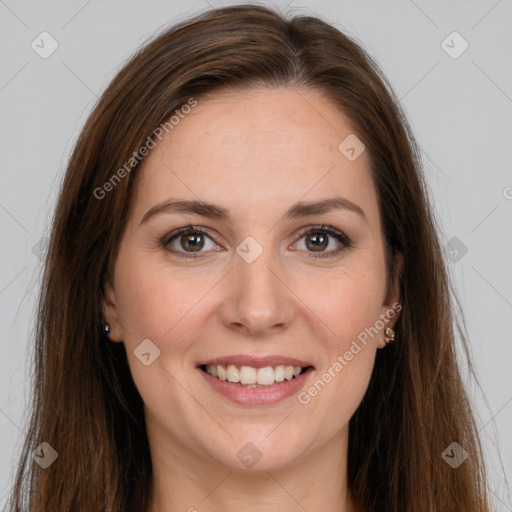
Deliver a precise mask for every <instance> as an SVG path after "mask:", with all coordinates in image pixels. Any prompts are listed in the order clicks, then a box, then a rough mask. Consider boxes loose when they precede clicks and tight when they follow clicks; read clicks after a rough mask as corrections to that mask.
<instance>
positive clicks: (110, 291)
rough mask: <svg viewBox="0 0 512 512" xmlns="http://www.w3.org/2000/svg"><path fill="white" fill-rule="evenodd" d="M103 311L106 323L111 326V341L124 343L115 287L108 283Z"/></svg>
mask: <svg viewBox="0 0 512 512" xmlns="http://www.w3.org/2000/svg"><path fill="white" fill-rule="evenodd" d="M102 309H103V316H104V318H105V322H106V323H107V324H108V325H110V334H109V338H110V340H111V341H122V339H123V334H122V329H121V324H120V322H119V315H118V310H117V302H116V294H115V291H114V287H113V286H112V285H111V284H110V282H108V281H107V282H106V283H105V288H104V294H103V304H102Z"/></svg>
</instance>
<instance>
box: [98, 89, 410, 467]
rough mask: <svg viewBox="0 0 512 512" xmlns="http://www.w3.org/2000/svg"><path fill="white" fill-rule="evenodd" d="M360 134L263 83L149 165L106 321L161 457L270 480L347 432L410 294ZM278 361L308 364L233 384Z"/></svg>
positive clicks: (154, 155) (182, 133) (222, 97)
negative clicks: (402, 299) (388, 244)
mask: <svg viewBox="0 0 512 512" xmlns="http://www.w3.org/2000/svg"><path fill="white" fill-rule="evenodd" d="M299 92H300V93H299ZM353 133H354V130H353V127H352V126H351V123H350V121H349V119H348V118H347V117H345V116H344V115H343V114H342V113H341V112H340V111H339V110H337V109H336V108H335V107H334V105H333V104H331V103H330V102H329V101H328V100H327V99H326V98H325V97H324V96H323V95H322V94H321V93H319V92H316V91H312V90H305V89H301V90H300V91H299V90H294V89H289V88H284V87H283V88H275V89H270V88H259V89H254V90H243V91H237V92H229V93H225V92H224V93H217V94H215V95H210V96H209V97H204V98H199V99H198V104H197V106H195V108H193V109H192V111H191V112H190V113H189V114H187V115H186V116H184V118H183V119H181V120H180V122H179V124H177V125H176V126H174V128H173V129H172V131H170V132H169V133H168V134H167V135H165V137H163V139H162V141H161V142H158V144H157V146H156V147H155V148H154V149H152V150H151V151H150V152H149V154H148V155H147V156H146V158H145V160H144V162H143V164H142V168H141V169H140V170H139V172H140V174H139V175H138V177H137V182H136V193H135V195H134V198H133V203H132V205H131V206H132V208H131V212H130V216H129V219H128V223H127V225H126V229H125V231H124V233H123V236H122V239H121V243H120V248H119V252H118V256H117V259H116V262H115V267H114V274H113V278H112V280H111V282H110V283H109V284H108V286H107V287H106V294H105V297H106V299H105V307H104V314H105V318H106V320H107V322H108V323H109V324H110V325H111V327H112V334H111V338H112V339H113V340H118V341H119V340H122V341H123V342H124V343H125V347H126V352H127V355H128V360H129V364H130V369H131V372H132V375H133V379H134V382H135V384H136V386H137V388H138V390H139V392H140V394H141V396H142V398H143V400H144V404H145V413H146V422H147V429H148V437H149V440H150V444H151V445H152V450H155V446H156V447H157V448H158V449H159V450H164V451H165V450H168V451H167V452H166V453H169V454H170V453H172V455H173V457H178V458H179V457H181V458H182V459H183V460H186V458H187V457H189V458H190V457H193V458H195V459H198V460H202V461H203V462H208V463H210V464H213V465H222V466H224V467H229V468H237V469H247V468H249V467H250V464H255V465H254V467H255V468H258V469H267V470H269V469H272V468H283V467H288V466H292V465H293V464H294V463H297V462H299V461H301V460H302V461H304V460H305V459H306V458H307V457H308V456H312V455H313V454H315V453H320V452H321V451H322V450H325V447H326V446H329V445H330V444H331V443H333V442H335V441H336V440H343V439H344V440H346V439H347V432H348V422H349V420H350V418H351V416H352V415H353V414H354V412H355V410H356V409H357V407H358V405H359V404H360V402H361V400H362V398H363V395H364V393H365V391H366V389H367V386H368V382H369V379H370V375H371V372H372V369H373V364H374V358H375V354H376V351H377V350H378V349H379V348H383V347H384V346H385V341H384V326H385V325H389V326H392V325H393V324H394V323H395V322H396V319H397V317H398V312H397V309H396V305H397V301H398V300H399V296H398V294H397V284H396V283H390V286H389V287H386V267H385V255H384V238H383V233H382V231H381V221H380V215H379V209H378V204H377V196H376V190H375V188H374V185H373V182H372V179H371V176H370V173H369V165H370V161H369V155H368V154H367V151H363V152H362V153H361V154H360V155H359V156H358V157H357V158H355V159H354V158H351V159H349V158H347V156H346V155H347V154H349V155H351V156H352V154H351V153H350V151H349V153H347V152H345V153H343V152H342V151H340V149H339V145H340V143H341V142H342V141H344V139H346V137H347V136H349V135H350V134H353ZM349 140H350V139H349ZM356 155H357V152H356ZM112 193H115V192H112ZM340 198H342V199H341V200H340ZM332 199H338V203H336V204H329V203H328V200H332ZM176 201H182V203H181V207H180V208H177V207H176V206H174V207H173V206H172V202H176ZM186 201H201V202H204V203H211V204H213V205H215V206H216V207H215V208H213V207H212V208H206V207H204V206H203V207H198V206H196V207H194V206H192V207H191V206H190V204H189V205H188V206H187V205H186V203H185V202H186ZM299 203H301V204H302V206H303V207H302V208H301V207H299V206H300V205H299ZM312 203H319V206H317V207H316V208H315V207H310V208H305V207H304V205H306V206H308V205H309V206H311V204H312ZM326 205H327V206H332V207H330V208H325V207H326ZM221 212H223V213H224V214H225V215H224V216H219V215H220V213H221ZM322 226H324V227H322ZM326 226H327V227H326ZM180 229H183V231H182V232H180V231H178V230H180ZM397 264H398V265H399V267H400V266H401V260H400V255H399V259H398V261H397ZM207 362H210V363H212V366H213V367H214V369H211V368H210V371H212V372H213V373H214V374H215V373H216V374H217V376H212V375H208V374H207V373H206V372H205V371H204V367H203V368H201V366H200V365H202V364H204V363H207ZM223 362H224V363H230V364H232V365H234V366H233V367H231V368H228V367H227V366H223V367H222V368H223V369H224V368H225V369H226V371H227V374H228V375H227V379H228V380H221V378H220V377H222V373H223V371H222V369H219V368H217V365H221V363H223ZM213 363H215V364H213ZM243 366H245V367H246V369H245V370H244V369H243V368H242V367H243ZM269 366H270V367H271V370H269V369H268V367H269ZM281 366H285V368H284V370H285V374H286V371H288V372H289V371H290V370H286V366H292V367H295V366H299V367H300V368H305V369H306V370H305V371H304V372H303V373H301V374H300V375H299V376H298V378H296V377H295V376H294V377H293V378H292V379H290V380H288V379H287V378H286V376H285V377H284V381H282V382H275V383H274V384H273V385H270V386H269V387H265V388H260V387H251V388H247V387H244V386H241V384H240V382H238V383H235V382H229V381H230V380H232V381H235V380H237V379H240V378H242V376H243V380H245V381H246V382H251V379H252V381H253V380H254V378H256V379H257V381H256V382H266V381H264V380H263V379H264V378H265V377H267V378H270V379H272V377H273V378H274V379H277V380H279V379H282V369H280V368H276V367H281ZM265 368H266V369H265ZM299 371H300V369H299ZM269 376H270V377H269ZM289 376H290V374H288V377H289ZM258 379H259V381H258ZM268 382H270V381H268ZM255 460H256V463H254V461H255ZM251 461H252V462H251Z"/></svg>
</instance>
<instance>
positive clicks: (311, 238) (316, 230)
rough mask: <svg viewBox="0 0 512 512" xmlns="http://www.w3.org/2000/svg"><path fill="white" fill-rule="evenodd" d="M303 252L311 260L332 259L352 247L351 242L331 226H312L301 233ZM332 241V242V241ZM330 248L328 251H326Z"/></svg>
mask: <svg viewBox="0 0 512 512" xmlns="http://www.w3.org/2000/svg"><path fill="white" fill-rule="evenodd" d="M302 240H304V242H303V243H304V246H305V249H304V250H305V252H306V253H307V256H308V257H312V258H332V257H335V256H338V253H339V252H340V251H343V249H348V248H350V247H352V240H351V239H350V238H349V237H348V236H347V235H345V234H344V233H342V232H341V231H338V230H337V229H335V228H333V227H332V226H324V225H322V226H314V227H313V228H309V229H306V230H305V231H303V232H302V233H301V242H302ZM332 240H334V242H333V241H332ZM336 245H338V247H336ZM328 248H330V249H329V250H326V249H328Z"/></svg>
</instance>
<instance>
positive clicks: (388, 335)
mask: <svg viewBox="0 0 512 512" xmlns="http://www.w3.org/2000/svg"><path fill="white" fill-rule="evenodd" d="M385 333H386V337H385V339H384V341H385V342H386V344H388V343H390V342H391V341H394V339H395V331H394V330H393V328H392V327H386V330H385Z"/></svg>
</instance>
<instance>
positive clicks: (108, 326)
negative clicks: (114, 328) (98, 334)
mask: <svg viewBox="0 0 512 512" xmlns="http://www.w3.org/2000/svg"><path fill="white" fill-rule="evenodd" d="M104 331H105V333H106V335H107V336H108V335H109V334H110V331H111V329H110V325H108V324H105V327H104Z"/></svg>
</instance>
